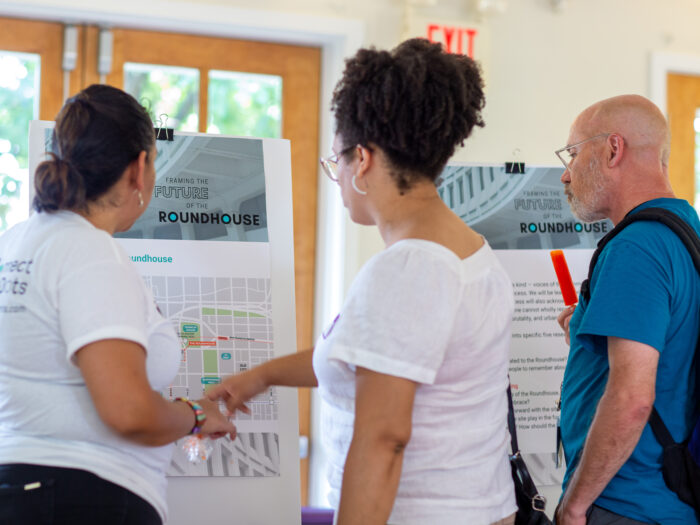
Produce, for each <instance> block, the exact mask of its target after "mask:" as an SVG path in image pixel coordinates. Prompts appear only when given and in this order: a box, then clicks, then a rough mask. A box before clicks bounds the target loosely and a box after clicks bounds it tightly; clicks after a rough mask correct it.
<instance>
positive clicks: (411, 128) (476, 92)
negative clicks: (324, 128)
mask: <svg viewBox="0 0 700 525" xmlns="http://www.w3.org/2000/svg"><path fill="white" fill-rule="evenodd" d="M483 89H484V84H483V81H482V79H481V73H480V70H479V66H478V65H477V63H476V62H474V61H473V60H472V59H470V58H469V57H467V56H464V55H456V54H450V53H447V52H445V50H444V49H443V47H442V46H441V45H440V44H435V43H431V42H429V41H428V40H425V39H422V38H414V39H411V40H407V41H405V42H403V43H401V44H400V45H399V46H397V47H396V48H395V49H393V50H392V51H390V52H389V51H380V50H377V49H374V48H369V49H360V50H359V51H358V52H357V53H356V54H355V56H354V57H352V58H350V59H348V60H347V61H346V65H345V71H344V72H343V76H342V78H341V80H340V81H339V82H338V85H337V86H336V88H335V91H334V93H333V100H332V104H331V109H332V111H333V112H334V115H335V121H336V132H337V133H338V134H339V135H340V137H341V138H342V140H343V142H344V146H346V147H347V146H351V145H354V144H362V145H364V146H370V145H372V144H374V145H376V146H379V147H380V148H381V149H382V151H384V153H385V154H386V156H387V157H388V159H389V161H390V163H391V165H392V168H393V169H392V174H393V175H394V177H395V178H396V182H397V184H398V187H399V189H402V190H403V189H407V188H409V187H410V185H411V183H412V182H413V181H414V180H415V179H416V178H417V177H427V178H429V179H431V180H435V179H436V178H437V177H438V176H439V175H440V173H441V172H442V170H443V169H444V167H445V164H446V163H447V161H448V159H449V158H450V157H451V156H452V155H453V154H454V151H455V148H456V147H457V145H459V144H463V141H464V140H465V139H466V138H467V137H469V135H470V134H471V132H472V129H473V128H474V126H483V125H484V121H483V119H482V116H481V110H482V109H483V107H484V104H485V100H484V92H483Z"/></svg>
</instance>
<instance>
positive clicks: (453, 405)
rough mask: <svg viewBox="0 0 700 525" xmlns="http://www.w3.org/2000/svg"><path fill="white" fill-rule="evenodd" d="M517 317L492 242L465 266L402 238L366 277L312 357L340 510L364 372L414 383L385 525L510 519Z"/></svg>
mask: <svg viewBox="0 0 700 525" xmlns="http://www.w3.org/2000/svg"><path fill="white" fill-rule="evenodd" d="M512 314H513V292H512V286H511V282H510V279H509V278H508V276H507V275H506V273H505V271H504V270H503V268H502V267H501V265H500V263H499V261H498V260H497V258H496V257H495V255H494V253H493V251H492V250H491V248H490V247H489V246H488V244H486V243H484V245H483V246H482V247H481V248H480V249H479V250H478V251H477V252H475V253H474V254H473V255H471V256H469V257H467V258H466V259H459V258H458V257H457V256H456V255H455V254H454V252H452V251H451V250H449V249H447V248H446V247H444V246H442V245H439V244H436V243H434V242H431V241H425V240H418V239H406V240H402V241H399V242H397V243H395V244H393V245H392V246H391V247H389V248H388V249H386V250H384V251H383V252H381V253H379V254H377V255H376V256H375V257H373V258H372V259H371V260H370V261H369V262H368V263H367V264H366V265H365V266H364V267H363V268H362V270H361V271H360V272H359V274H358V276H357V278H356V279H355V281H354V282H353V284H352V286H351V287H350V290H349V291H348V295H347V299H346V301H345V304H344V305H343V308H342V311H341V312H340V314H339V315H338V317H337V318H336V319H335V320H334V321H333V323H332V324H331V325H329V326H328V327H327V328H326V330H325V331H324V333H323V335H322V336H321V337H320V338H319V340H318V342H317V345H316V347H315V351H314V361H313V362H314V371H315V373H316V376H317V378H318V382H319V391H320V396H321V399H322V400H323V403H322V416H321V421H322V428H321V435H322V438H323V441H324V445H325V447H326V449H327V453H328V459H329V473H328V474H329V483H330V486H331V494H330V495H329V499H330V501H331V503H332V504H333V505H335V506H337V505H338V503H339V498H340V488H341V483H342V476H343V467H344V464H345V458H346V456H347V452H348V448H349V446H350V441H351V439H352V433H353V423H354V411H355V367H357V366H361V367H364V368H367V369H370V370H373V371H375V372H380V373H383V374H388V375H392V376H397V377H402V378H406V379H410V380H412V381H415V382H417V383H419V385H418V389H417V390H416V397H415V403H414V408H413V420H412V425H413V426H412V434H411V439H410V442H409V443H408V446H407V447H406V449H405V453H404V461H403V468H402V471H401V480H400V483H399V489H398V494H397V496H396V500H395V503H394V508H393V511H392V514H391V517H390V520H389V522H390V523H392V524H426V523H430V524H431V525H442V524H445V525H448V524H449V525H456V524H470V525H479V524H489V523H492V522H494V521H498V520H500V519H502V518H504V517H506V516H509V515H510V514H512V513H513V512H515V510H516V505H515V497H514V490H513V482H512V478H511V473H510V466H509V462H508V457H507V454H508V447H509V439H510V438H509V435H508V431H507V422H506V416H507V410H508V408H507V398H506V388H507V386H508V354H509V342H510V324H511V318H512ZM376 401H377V403H381V402H382V400H381V399H377V400H376Z"/></svg>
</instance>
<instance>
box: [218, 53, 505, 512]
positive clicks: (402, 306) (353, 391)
mask: <svg viewBox="0 0 700 525" xmlns="http://www.w3.org/2000/svg"><path fill="white" fill-rule="evenodd" d="M483 106H484V95H483V84H482V80H481V77H480V74H479V68H478V66H477V65H476V64H475V63H474V62H473V61H472V60H470V59H469V58H467V57H465V56H461V55H453V54H448V53H446V52H445V51H444V50H443V49H442V47H441V46H440V45H439V44H431V43H430V42H428V41H427V40H422V39H414V40H408V41H406V42H404V43H402V44H401V45H399V46H398V47H397V48H396V49H394V50H392V51H391V52H388V51H378V50H376V49H361V50H360V51H358V52H357V54H356V55H355V56H354V57H352V58H350V59H349V60H348V61H347V62H346V67H345V71H344V73H343V76H342V78H341V80H340V82H339V83H338V85H337V86H336V88H335V92H334V94H333V101H332V109H333V112H334V115H335V124H336V136H335V141H334V143H333V155H332V156H330V157H328V158H325V159H321V164H322V166H323V169H324V170H325V172H326V174H327V175H328V176H329V177H330V178H331V179H332V180H333V181H335V182H336V183H337V184H338V186H339V187H340V192H341V195H342V198H343V202H344V204H345V207H346V208H347V209H348V211H349V213H350V217H351V218H352V220H353V221H355V222H357V223H359V224H365V225H376V226H377V227H378V228H379V232H380V234H381V235H382V238H383V240H384V242H385V244H386V249H385V250H384V251H382V252H381V253H379V254H377V255H376V256H375V257H373V258H372V259H371V260H370V261H369V262H368V263H367V264H366V265H365V266H364V267H363V268H362V270H361V271H360V273H359V274H358V275H357V277H356V279H355V281H354V282H353V284H352V286H351V287H350V289H349V291H348V293H347V297H346V300H345V304H344V305H343V308H342V310H341V311H340V314H339V315H338V316H337V317H336V318H335V320H334V321H333V322H332V323H331V324H330V325H329V326H328V327H327V328H326V330H325V331H324V332H323V336H322V337H321V338H320V339H319V340H318V342H317V345H316V348H315V349H313V350H308V351H306V352H299V353H297V354H295V355H293V356H287V357H283V358H280V359H277V360H273V361H269V362H267V363H265V364H263V365H261V366H259V367H258V368H254V369H252V370H250V371H248V372H244V373H242V374H239V375H237V376H232V377H230V378H227V379H226V380H224V382H223V383H222V384H221V385H219V386H218V387H217V388H216V389H215V390H212V391H210V393H209V395H210V397H212V398H217V397H219V398H222V399H224V400H225V401H226V403H227V405H228V407H229V409H230V410H233V409H239V408H241V407H242V406H243V404H244V403H245V402H246V401H247V400H248V399H250V398H251V397H252V396H254V395H255V394H257V393H258V392H261V391H263V390H264V389H266V388H267V387H268V386H269V385H273V384H274V385H290V386H317V385H318V386H319V390H320V394H321V399H322V400H323V409H322V426H321V437H322V439H323V440H324V442H325V444H326V448H327V452H328V460H329V461H328V462H329V483H330V487H331V492H330V495H329V499H330V501H331V503H332V504H333V505H335V506H337V508H338V512H337V515H336V516H337V523H338V524H339V525H349V524H357V525H373V524H376V525H379V524H381V525H384V524H386V523H390V524H400V525H410V524H415V525H426V524H430V525H448V524H449V525H455V524H470V525H488V524H494V523H498V524H510V523H513V522H514V516H515V514H514V513H515V511H516V504H515V495H514V489H513V482H512V479H511V473H510V466H509V461H508V455H507V450H508V445H509V437H508V432H507V424H506V415H507V411H508V409H507V398H506V388H507V386H508V350H509V342H510V321H511V317H512V313H513V294H512V288H511V283H510V280H509V278H508V276H507V275H506V273H505V271H504V270H503V268H502V267H501V265H500V264H499V262H498V260H497V259H496V257H495V255H494V253H493V252H492V251H491V248H490V247H489V246H488V244H487V242H486V241H485V239H483V238H482V237H481V236H480V235H478V234H477V233H475V232H474V231H473V230H472V229H471V228H469V227H468V226H467V225H465V224H464V222H463V221H462V220H461V219H460V218H459V217H457V216H456V215H455V214H454V213H453V212H452V211H451V210H450V209H449V208H448V207H447V206H446V205H445V204H444V203H443V202H442V200H441V199H440V196H439V194H438V191H437V188H436V180H437V178H438V176H439V175H440V173H441V172H442V170H443V169H444V167H445V164H446V163H447V161H448V159H449V158H450V157H451V156H452V154H453V153H454V151H455V147H456V146H458V145H460V144H462V143H463V141H464V140H465V139H466V138H467V137H469V135H470V134H471V132H472V129H473V128H474V126H483V125H484V123H483V120H482V118H481V110H482V108H483Z"/></svg>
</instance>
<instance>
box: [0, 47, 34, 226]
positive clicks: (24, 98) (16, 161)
mask: <svg viewBox="0 0 700 525" xmlns="http://www.w3.org/2000/svg"><path fill="white" fill-rule="evenodd" d="M39 71H40V57H39V55H33V54H27V53H12V52H8V51H0V232H2V231H5V230H6V229H7V228H8V227H10V226H12V225H13V224H15V223H17V222H20V221H22V220H24V219H26V218H27V216H28V215H29V196H28V180H29V177H28V171H27V168H28V146H29V144H28V136H29V122H30V121H31V120H34V119H37V118H38V116H39Z"/></svg>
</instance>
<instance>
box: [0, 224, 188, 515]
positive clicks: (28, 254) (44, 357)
mask: <svg viewBox="0 0 700 525" xmlns="http://www.w3.org/2000/svg"><path fill="white" fill-rule="evenodd" d="M0 332H2V337H1V338H0V464H3V463H31V464H37V465H48V466H55V467H69V468H78V469H82V470H87V471H89V472H92V473H94V474H96V475H98V476H100V477H102V478H104V479H106V480H108V481H111V482H113V483H116V484H118V485H121V486H123V487H125V488H127V489H129V490H131V491H132V492H134V493H135V494H137V495H139V496H141V497H142V498H143V499H145V500H146V501H148V502H149V503H150V504H151V505H153V506H154V507H155V508H156V510H157V511H158V512H159V514H160V515H161V517H162V518H163V519H165V517H166V497H165V490H166V480H165V472H166V469H167V467H168V465H169V462H170V456H171V454H172V445H168V446H164V447H146V446H141V445H138V444H135V443H132V442H130V441H127V440H125V439H123V438H121V437H119V436H118V435H117V434H115V433H114V432H113V431H112V430H111V429H109V428H108V427H107V426H106V425H105V424H104V423H103V422H102V420H101V419H100V417H99V415H98V413H97V411H96V409H95V405H94V404H93V402H92V399H91V397H90V394H89V392H88V390H87V387H86V386H85V381H84V380H83V376H82V374H81V372H80V370H79V369H78V367H77V366H76V365H75V360H74V356H75V353H76V352H77V351H78V350H80V348H82V347H83V346H85V345H87V344H88V343H92V342H95V341H99V340H102V339H112V338H115V339H125V340H128V341H133V342H136V343H138V344H140V345H141V346H143V348H144V349H145V350H146V369H147V370H146V371H147V374H148V379H149V382H150V384H151V386H152V388H153V389H154V390H160V389H163V388H165V387H167V386H168V385H169V384H170V383H171V382H172V380H173V378H174V377H175V375H176V374H177V370H178V367H179V365H180V361H181V359H180V353H181V352H180V345H179V342H178V340H177V335H176V334H175V331H174V329H173V327H172V325H171V324H170V322H169V321H168V320H166V319H165V318H163V316H162V315H161V314H160V313H159V312H158V310H157V307H156V305H155V302H154V300H153V296H152V295H151V293H150V291H149V290H148V289H147V288H146V286H145V284H144V282H143V280H142V279H141V277H140V276H139V274H138V272H137V271H136V267H135V266H134V265H133V263H132V262H131V260H130V259H129V257H128V255H127V254H126V253H125V252H124V250H123V249H122V248H121V246H120V245H119V244H118V243H117V242H116V241H115V240H114V239H113V238H112V237H111V236H110V235H109V234H108V233H107V232H105V231H103V230H100V229H97V228H95V227H94V226H93V225H92V224H90V223H89V222H88V221H87V220H85V219H84V218H83V217H81V216H80V215H77V214H75V213H72V212H68V211H60V212H57V213H35V214H33V215H32V216H31V217H30V218H29V220H27V221H25V222H24V223H22V224H19V225H17V226H15V227H14V228H12V229H11V230H9V231H8V232H6V233H5V234H3V235H2V236H0Z"/></svg>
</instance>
